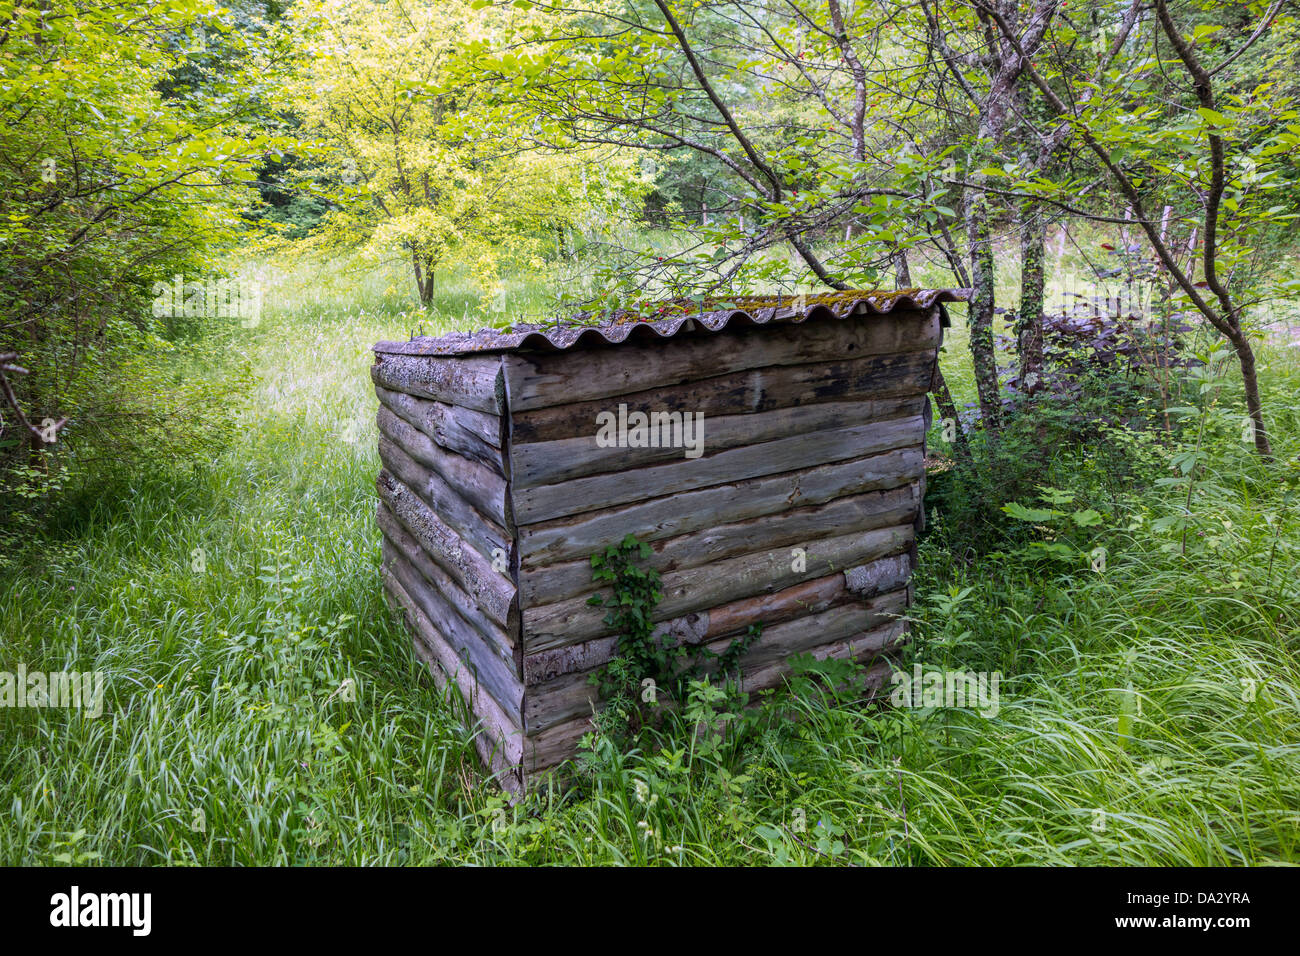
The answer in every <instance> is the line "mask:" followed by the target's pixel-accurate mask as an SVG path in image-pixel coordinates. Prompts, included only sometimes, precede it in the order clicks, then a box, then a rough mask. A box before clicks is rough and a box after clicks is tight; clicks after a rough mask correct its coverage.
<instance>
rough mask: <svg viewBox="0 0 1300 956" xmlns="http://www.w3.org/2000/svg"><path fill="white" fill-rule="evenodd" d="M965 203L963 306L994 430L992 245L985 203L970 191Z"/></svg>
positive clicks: (997, 397)
mask: <svg viewBox="0 0 1300 956" xmlns="http://www.w3.org/2000/svg"><path fill="white" fill-rule="evenodd" d="M968 196H969V198H968V199H967V201H966V236H967V244H968V245H969V246H970V267H971V268H970V274H971V286H972V290H971V298H970V303H969V304H968V305H967V307H966V315H967V320H966V325H967V327H968V328H969V330H970V355H971V363H972V364H973V365H974V366H975V388H976V390H977V391H978V392H979V401H980V415H981V417H982V419H983V422H984V427H985V428H987V429H989V430H990V431H997V430H998V428H999V426H1000V425H1001V423H1002V396H1001V393H1000V390H999V388H998V363H997V355H996V353H995V352H994V348H993V245H992V243H991V242H990V240H989V219H988V215H989V213H988V200H987V199H986V198H985V196H984V194H983V193H981V192H979V191H978V190H972V191H971V192H970V193H969V194H968Z"/></svg>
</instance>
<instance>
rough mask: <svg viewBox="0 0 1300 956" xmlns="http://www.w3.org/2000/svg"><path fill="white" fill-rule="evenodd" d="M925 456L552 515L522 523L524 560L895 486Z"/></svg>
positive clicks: (916, 451)
mask: <svg viewBox="0 0 1300 956" xmlns="http://www.w3.org/2000/svg"><path fill="white" fill-rule="evenodd" d="M924 469H925V461H924V459H923V458H922V456H921V449H920V446H919V444H918V445H917V446H915V447H910V448H904V449H899V450H896V451H890V452H886V453H884V454H879V455H868V456H866V457H863V458H855V459H853V460H850V461H845V462H837V463H835V464H833V465H824V466H821V467H817V468H809V469H808V470H806V471H802V472H796V473H794V474H783V475H777V476H768V477H763V478H754V479H749V480H746V481H740V482H735V483H729V484H726V485H719V486H717V487H714V488H706V489H703V490H700V491H693V492H686V493H683V494H679V495H674V496H672V497H667V498H657V499H653V500H651V501H645V502H640V503H638V504H632V505H617V506H614V507H611V508H607V509H603V510H600V511H594V512H588V513H585V514H580V515H577V516H573V517H568V518H565V519H561V520H557V521H548V522H545V523H540V524H532V525H526V526H522V527H520V528H519V551H520V557H521V561H522V562H526V563H527V564H529V565H530V566H532V567H540V566H542V565H545V564H555V563H559V562H562V561H567V560H573V559H578V558H580V559H583V560H586V559H589V558H590V557H591V555H592V554H594V553H595V552H596V551H598V550H600V549H602V548H605V547H607V546H608V545H609V544H610V543H611V542H616V541H621V540H622V539H623V536H624V535H626V534H627V533H628V532H629V531H632V530H635V531H636V533H637V536H638V537H639V538H640V539H641V540H643V541H657V540H660V539H662V538H670V537H676V536H678V535H683V534H688V533H690V532H693V531H698V530H700V529H702V528H711V527H715V526H717V525H719V524H730V523H734V522H738V521H743V520H745V519H748V518H757V517H761V516H763V515H769V514H775V513H778V512H781V511H785V510H787V509H790V508H797V507H800V506H803V505H815V504H821V503H823V502H826V501H830V500H833V499H835V498H839V497H841V496H845V495H854V494H860V493H863V492H868V491H875V490H881V489H889V488H897V487H900V486H902V485H906V484H909V483H911V482H914V481H916V479H917V477H918V476H919V475H921V474H923V473H924Z"/></svg>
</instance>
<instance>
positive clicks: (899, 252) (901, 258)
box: [893, 246, 912, 289]
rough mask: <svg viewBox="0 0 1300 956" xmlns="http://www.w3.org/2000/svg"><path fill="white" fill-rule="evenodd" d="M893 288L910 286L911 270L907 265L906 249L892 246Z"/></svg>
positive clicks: (908, 287) (907, 287)
mask: <svg viewBox="0 0 1300 956" xmlns="http://www.w3.org/2000/svg"><path fill="white" fill-rule="evenodd" d="M893 260H894V288H895V289H910V288H912V270H911V269H909V268H908V267H907V250H906V249H900V248H898V247H897V246H895V247H894V255H893Z"/></svg>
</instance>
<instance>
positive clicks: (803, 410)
mask: <svg viewBox="0 0 1300 956" xmlns="http://www.w3.org/2000/svg"><path fill="white" fill-rule="evenodd" d="M921 397H922V396H921V395H920V394H919V393H918V394H916V395H915V396H913V397H912V398H911V399H909V400H902V399H897V400H891V401H888V402H858V401H851V402H825V403H822V404H818V405H803V406H798V407H795V408H777V409H773V410H771V411H763V412H753V413H743V414H735V415H721V416H718V415H712V416H711V415H709V414H707V413H705V417H704V419H703V420H699V419H697V418H689V416H691V415H692V414H693V413H692V412H690V411H687V412H680V413H678V412H673V413H668V412H665V411H664V410H663V409H662V408H658V409H656V408H653V407H645V406H633V405H629V406H628V412H629V414H630V413H632V412H637V411H641V412H643V413H645V414H647V415H650V414H651V413H656V414H677V415H678V416H679V421H680V420H681V417H682V416H687V423H688V424H689V427H690V433H691V435H692V436H693V437H694V440H695V442H697V447H702V448H703V450H704V451H705V452H707V453H708V454H714V453H715V452H719V451H724V450H726V449H728V448H738V447H740V446H744V445H757V444H759V443H761V442H769V441H775V440H776V439H778V438H789V437H791V436H794V435H804V434H808V433H810V432H821V431H829V430H832V429H836V428H848V427H851V426H855V425H864V424H868V423H870V422H876V421H889V420H896V419H898V418H910V417H914V416H915V415H916V414H917V412H919V411H920V402H921ZM685 404H686V405H687V406H688V407H689V406H690V405H691V404H693V403H691V402H689V401H688V402H686V403H685ZM604 410H605V411H609V412H611V413H612V414H613V415H615V416H616V417H617V416H618V414H619V412H618V409H617V407H614V408H606V409H604ZM684 433H685V429H681V431H680V432H679V431H678V429H677V428H674V429H673V433H672V436H671V437H669V436H662V437H664V438H668V439H669V441H676V440H677V437H678V435H679V434H683V435H684ZM651 436H652V438H653V440H654V441H655V442H656V444H658V442H659V439H660V437H661V435H660V434H659V432H658V429H657V428H656V429H654V430H652V431H649V432H648V435H647V438H648V439H649V438H651ZM597 439H598V427H597V425H596V422H595V419H594V417H593V418H592V419H590V420H588V421H587V422H586V424H585V426H584V429H583V433H582V434H580V436H579V437H575V438H563V439H559V440H556V441H544V442H532V443H520V442H519V440H518V436H517V435H515V436H514V439H513V441H512V444H511V449H510V458H511V461H510V473H511V476H512V477H513V480H514V486H515V488H516V489H523V488H533V487H536V486H538V485H549V484H554V483H556V482H560V481H567V480H569V479H573V478H582V477H586V476H589V475H596V474H602V473H607V472H611V471H630V470H632V469H634V468H643V467H645V466H646V465H652V464H656V463H659V462H666V461H673V460H678V461H680V460H683V459H685V458H686V451H687V449H686V448H685V447H683V446H672V445H668V444H667V443H665V445H664V447H646V448H633V447H620V446H617V445H614V446H602V445H601V444H600V443H599V442H598V440H597Z"/></svg>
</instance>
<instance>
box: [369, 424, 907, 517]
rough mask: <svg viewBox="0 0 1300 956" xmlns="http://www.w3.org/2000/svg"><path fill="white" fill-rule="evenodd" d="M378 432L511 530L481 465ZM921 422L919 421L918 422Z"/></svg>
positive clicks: (492, 478) (406, 434) (388, 430)
mask: <svg viewBox="0 0 1300 956" xmlns="http://www.w3.org/2000/svg"><path fill="white" fill-rule="evenodd" d="M375 421H376V423H377V424H378V425H379V432H380V434H382V435H383V436H384V437H386V438H388V439H389V440H390V441H392V442H393V443H394V444H396V445H397V446H398V447H399V448H401V449H402V451H404V452H405V453H406V454H407V455H408V456H410V457H411V458H412V459H414V460H415V461H416V462H418V463H419V464H421V465H424V466H425V467H426V468H429V469H431V470H433V471H434V472H436V473H437V474H438V475H439V476H440V477H441V478H442V479H443V481H444V482H446V484H447V485H449V486H450V490H451V491H454V492H455V493H456V494H457V495H459V497H461V498H463V499H464V500H465V501H467V502H469V503H470V504H471V505H473V506H474V508H475V509H476V510H477V511H478V512H479V513H481V514H483V515H484V516H486V517H488V518H490V519H491V520H492V521H495V522H496V523H497V525H498V526H499V527H501V528H506V529H508V528H509V527H510V519H509V517H508V515H509V504H508V500H509V496H508V494H507V482H506V480H505V478H503V477H502V476H501V475H499V474H497V473H495V472H493V471H492V470H491V469H490V468H487V467H485V466H484V465H482V464H480V463H479V462H476V461H473V460H471V459H469V458H465V457H463V456H461V455H458V454H456V453H455V452H451V451H447V449H445V448H441V447H439V446H438V445H436V444H434V442H433V439H431V438H429V436H428V435H426V434H424V432H422V431H420V430H419V429H417V428H414V427H412V426H411V425H410V424H409V423H407V422H405V421H403V420H402V419H400V418H398V417H397V416H396V415H394V414H393V413H392V412H391V411H389V410H388V409H387V408H385V407H384V406H382V405H381V406H379V413H378V415H377V416H376V417H375ZM918 421H919V419H918Z"/></svg>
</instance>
